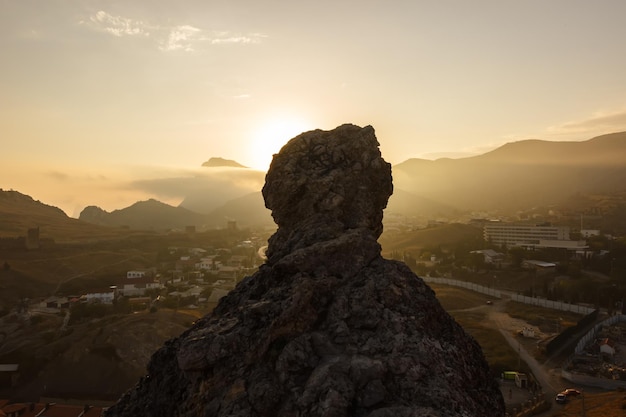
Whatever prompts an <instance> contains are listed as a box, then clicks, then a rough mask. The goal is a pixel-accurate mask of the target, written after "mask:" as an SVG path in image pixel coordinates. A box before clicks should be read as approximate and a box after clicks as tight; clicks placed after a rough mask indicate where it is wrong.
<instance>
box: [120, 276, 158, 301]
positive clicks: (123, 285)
mask: <svg viewBox="0 0 626 417" xmlns="http://www.w3.org/2000/svg"><path fill="white" fill-rule="evenodd" d="M161 288H163V286H162V285H161V283H160V282H158V281H155V279H154V278H152V277H143V278H133V279H127V280H125V281H122V282H120V283H119V284H117V291H118V293H119V294H120V295H123V296H125V297H134V296H140V295H145V294H146V290H150V289H159V290H160V289H161Z"/></svg>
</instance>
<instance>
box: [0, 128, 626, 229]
mask: <svg viewBox="0 0 626 417" xmlns="http://www.w3.org/2000/svg"><path fill="white" fill-rule="evenodd" d="M203 166H204V167H205V168H206V169H207V170H208V171H207V172H208V173H209V174H210V175H209V174H207V175H206V177H202V178H200V179H199V182H200V183H201V186H197V187H191V188H190V190H192V191H189V192H188V195H187V196H186V197H185V198H184V200H183V202H182V203H181V204H180V205H179V206H178V207H174V206H171V205H168V204H165V203H162V202H159V201H157V200H148V201H140V202H137V203H135V204H133V205H131V206H130V207H126V208H122V209H119V210H114V211H112V212H106V211H104V210H102V209H100V208H98V207H96V206H90V207H87V208H85V209H84V210H83V212H82V213H81V214H80V217H79V220H76V219H71V218H69V217H67V216H66V215H65V214H64V213H63V212H62V211H61V210H60V209H57V208H56V207H51V206H48V205H45V204H44V203H41V202H35V201H34V200H33V199H32V198H30V197H28V196H24V195H22V194H20V193H18V192H16V191H2V192H0V215H1V217H0V236H7V235H9V236H11V235H15V234H16V233H21V234H24V233H25V230H26V228H27V227H34V226H37V225H48V226H47V227H52V228H54V229H55V230H57V231H59V232H60V231H62V230H65V231H67V230H69V229H72V230H75V231H74V232H73V234H74V235H76V236H80V235H85V234H87V235H88V234H89V233H90V232H93V227H96V226H97V227H100V229H97V230H98V232H99V233H102V232H103V231H105V230H110V228H111V227H114V228H118V229H119V228H120V227H122V226H123V227H125V228H128V229H131V230H140V229H141V230H152V231H163V230H171V229H181V230H182V229H184V228H185V227H186V226H192V225H193V226H196V228H197V229H202V228H203V227H206V228H221V227H225V226H226V222H227V221H228V220H235V221H237V223H238V225H240V226H241V227H249V226H270V227H273V226H275V224H274V222H273V220H272V218H271V214H270V211H269V210H267V209H266V208H265V204H264V202H263V198H262V196H261V193H260V191H257V192H252V193H251V192H250V191H249V190H250V188H249V187H247V188H246V187H245V186H242V185H241V184H243V183H255V184H256V183H262V178H263V176H264V173H262V172H260V171H254V170H251V169H249V168H245V167H243V166H242V165H241V164H238V163H237V162H235V161H229V160H225V159H222V158H211V159H209V160H208V161H207V162H205V163H204V164H203ZM392 175H393V181H394V194H393V195H392V196H391V199H390V200H389V204H388V207H387V209H386V211H387V212H388V213H394V214H400V215H404V216H422V217H429V216H437V215H447V214H451V213H459V212H468V211H472V210H494V209H499V210H502V211H516V210H524V209H529V208H532V207H536V206H550V205H559V204H568V205H570V206H571V204H572V201H576V200H581V201H582V200H585V198H586V196H589V195H598V194H619V193H622V195H624V194H625V193H624V192H625V191H626V132H620V133H614V134H609V135H603V136H598V137H595V138H593V139H590V140H587V141H583V142H549V141H541V140H524V141H519V142H514V143H508V144H506V145H504V146H502V147H500V148H498V149H495V150H493V151H491V152H488V153H485V154H483V155H480V156H475V157H470V158H461V159H438V160H436V161H430V160H424V159H409V160H407V161H405V162H402V163H400V164H398V165H395V166H393V167H392ZM200 180H201V181H200ZM168 181H173V182H175V181H176V179H169V180H168ZM68 228H69V229H68Z"/></svg>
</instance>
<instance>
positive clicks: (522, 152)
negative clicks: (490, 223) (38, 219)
mask: <svg viewBox="0 0 626 417" xmlns="http://www.w3.org/2000/svg"><path fill="white" fill-rule="evenodd" d="M393 172H394V181H395V186H396V187H397V188H400V189H405V190H411V191H412V192H414V193H415V194H417V195H420V196H423V197H425V198H428V199H430V200H433V201H436V202H439V203H441V204H445V205H449V206H452V207H454V208H457V209H460V210H465V211H466V210H490V209H506V210H516V209H521V208H528V207H533V206H537V205H543V206H546V205H551V204H559V203H561V202H562V201H563V200H565V199H566V198H568V197H570V196H571V195H573V194H576V193H580V194H586V193H613V192H617V191H620V190H624V189H626V132H621V133H615V134H610V135H604V136H599V137H596V138H593V139H591V140H588V141H584V142H547V141H538V140H527V141H520V142H515V143H510V144H507V145H504V146H502V147H500V148H498V149H496V150H494V151H492V152H489V153H486V154H484V155H480V156H475V157H471V158H463V159H440V160H437V161H426V160H422V159H410V160H407V161H405V162H403V163H401V164H399V165H396V166H395V167H394V171H393Z"/></svg>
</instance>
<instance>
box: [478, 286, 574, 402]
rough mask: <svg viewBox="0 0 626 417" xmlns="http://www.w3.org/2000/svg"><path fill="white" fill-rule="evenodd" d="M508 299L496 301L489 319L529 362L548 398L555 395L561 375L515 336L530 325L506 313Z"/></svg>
mask: <svg viewBox="0 0 626 417" xmlns="http://www.w3.org/2000/svg"><path fill="white" fill-rule="evenodd" d="M508 301H509V300H508V299H506V298H505V299H502V300H499V301H497V302H495V303H494V304H493V306H492V309H491V311H490V312H489V314H488V315H487V317H488V319H489V321H491V322H492V323H494V325H495V326H496V328H497V329H498V330H499V331H500V333H501V334H502V336H504V338H505V339H506V341H507V342H508V343H509V345H511V347H512V348H513V349H515V350H516V351H517V352H518V354H519V356H520V359H521V360H523V361H524V362H526V363H527V364H528V367H529V368H530V370H531V371H532V373H533V375H534V376H535V378H536V379H537V381H538V382H539V384H541V387H542V390H543V392H544V393H545V394H546V395H547V396H548V398H551V397H554V396H555V395H556V393H557V392H560V391H561V385H562V382H561V377H560V375H558V374H557V373H556V372H555V370H554V369H550V368H547V367H545V366H543V365H542V364H540V363H539V362H537V360H536V359H535V357H534V356H533V355H532V354H531V353H529V352H528V351H527V349H526V347H525V346H524V344H522V343H520V341H519V340H518V339H517V338H516V337H515V336H514V334H515V333H516V332H517V331H519V330H520V329H521V328H523V327H525V326H528V327H530V326H529V325H528V324H527V323H526V322H524V321H523V320H519V319H515V318H511V317H510V316H509V315H508V314H506V313H504V307H505V305H506V303H507V302H508Z"/></svg>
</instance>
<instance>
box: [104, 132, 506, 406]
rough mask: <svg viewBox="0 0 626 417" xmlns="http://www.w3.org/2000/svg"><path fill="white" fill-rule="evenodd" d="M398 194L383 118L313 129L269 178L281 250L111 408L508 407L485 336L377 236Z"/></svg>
mask: <svg viewBox="0 0 626 417" xmlns="http://www.w3.org/2000/svg"><path fill="white" fill-rule="evenodd" d="M391 193H392V184H391V167H390V165H389V164H388V163H386V162H385V161H384V160H383V159H382V158H381V156H380V152H379V150H378V142H377V140H376V136H375V135H374V129H373V128H372V127H370V126H368V127H365V128H360V127H357V126H353V125H343V126H340V127H338V128H337V129H335V130H333V131H328V132H326V131H321V130H315V131H311V132H307V133H303V134H301V135H299V136H298V137H296V138H294V139H292V140H291V141H289V143H287V144H286V145H285V146H284V147H283V148H282V150H281V151H280V153H279V154H278V155H275V156H274V160H273V162H272V165H271V167H270V169H269V171H268V173H267V176H266V184H265V187H264V188H263V195H264V197H265V201H266V205H267V207H268V208H270V209H271V210H272V215H273V217H274V219H275V221H276V223H277V224H278V227H279V228H278V231H277V232H276V234H274V236H272V237H271V239H270V241H269V248H268V251H267V255H268V260H267V262H266V263H265V264H264V265H263V266H261V267H260V268H259V271H258V272H256V273H255V274H254V275H252V276H250V277H247V278H245V279H244V280H243V281H242V282H241V283H240V284H239V285H238V286H237V287H236V288H235V289H234V290H233V291H232V292H231V293H230V294H229V295H228V296H226V297H224V298H223V299H222V300H221V301H220V303H219V305H218V306H217V308H216V309H215V310H214V311H213V313H211V314H209V315H207V316H205V317H204V318H202V319H200V320H198V321H197V322H196V323H195V324H194V326H193V327H192V328H191V329H189V330H188V331H186V332H185V333H183V334H182V335H181V336H180V337H178V338H176V339H172V340H170V341H168V342H167V343H166V344H165V345H164V346H163V347H162V348H161V349H160V350H159V351H157V352H156V353H155V354H154V356H153V357H152V359H151V361H150V363H149V365H148V374H147V375H146V376H145V377H144V378H142V379H141V380H140V381H139V382H138V384H137V385H136V387H134V388H133V389H131V390H130V391H128V392H127V393H126V394H125V395H124V396H123V397H122V398H121V399H120V401H119V402H118V403H117V404H116V405H115V406H113V407H111V408H110V409H109V410H108V413H107V416H111V417H112V416H129V417H130V416H133V417H135V416H167V417H173V416H207V417H208V416H242V417H243V416H268V417H269V416H272V417H274V416H293V417H296V416H300V417H304V416H307V417H308V416H320V417H321V416H325V417H335V416H336V417H341V416H369V417H387V416H389V417H404V416H406V417H409V416H482V417H485V416H502V415H504V402H503V399H502V396H501V394H500V391H499V389H498V386H497V383H496V382H495V380H494V379H493V378H492V376H491V375H490V373H489V369H488V367H487V364H486V362H485V359H484V357H483V355H482V352H481V350H480V347H479V346H478V344H477V343H476V342H475V341H474V340H473V339H472V338H471V337H469V336H468V335H467V334H465V332H464V331H463V329H462V328H461V327H460V326H459V325H458V324H457V323H456V322H455V321H454V320H453V319H452V318H451V317H450V316H449V315H448V314H447V313H446V312H445V311H444V310H443V309H442V307H441V305H440V304H439V302H438V301H437V299H436V298H435V295H434V293H433V291H432V290H431V289H430V288H429V287H428V286H427V285H425V284H424V282H423V281H422V280H421V279H420V278H419V277H417V276H416V275H414V274H413V273H412V272H411V271H410V270H409V269H408V268H407V267H406V266H405V265H404V264H402V263H400V262H396V261H390V260H385V259H383V258H382V257H381V254H380V246H379V244H378V243H377V242H376V239H377V237H378V236H379V235H380V233H381V231H382V213H383V209H384V208H385V205H386V203H387V199H388V198H389V196H390V195H391Z"/></svg>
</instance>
